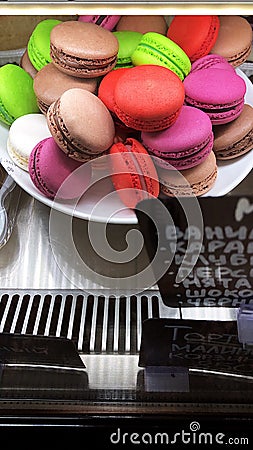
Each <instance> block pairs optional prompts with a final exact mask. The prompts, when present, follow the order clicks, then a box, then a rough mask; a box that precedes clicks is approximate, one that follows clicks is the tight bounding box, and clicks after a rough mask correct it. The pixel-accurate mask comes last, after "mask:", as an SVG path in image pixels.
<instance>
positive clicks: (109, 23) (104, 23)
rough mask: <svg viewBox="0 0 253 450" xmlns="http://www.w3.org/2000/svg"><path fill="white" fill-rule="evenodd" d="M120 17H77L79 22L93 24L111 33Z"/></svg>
mask: <svg viewBox="0 0 253 450" xmlns="http://www.w3.org/2000/svg"><path fill="white" fill-rule="evenodd" d="M120 18H121V16H84V15H81V16H79V17H78V20H80V21H81V22H89V23H95V24H96V25H99V26H101V27H102V28H105V29H106V30H109V31H112V30H113V29H114V28H115V26H116V25H117V23H118V21H119V19H120Z"/></svg>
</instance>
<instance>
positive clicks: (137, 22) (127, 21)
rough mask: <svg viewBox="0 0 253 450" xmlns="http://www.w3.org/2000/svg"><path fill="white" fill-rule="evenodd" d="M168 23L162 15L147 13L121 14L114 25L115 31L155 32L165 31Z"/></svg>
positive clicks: (161, 32)
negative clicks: (143, 14) (136, 14)
mask: <svg viewBox="0 0 253 450" xmlns="http://www.w3.org/2000/svg"><path fill="white" fill-rule="evenodd" d="M167 29H168V25H167V22H166V19H165V17H164V16H161V15H147V16H142V15H141V16H131V15H126V16H121V18H120V20H119V22H118V23H117V25H116V30H117V31H138V32H139V33H142V34H144V33H148V32H149V31H153V32H155V33H160V34H163V35H164V36H165V35H166V33H167Z"/></svg>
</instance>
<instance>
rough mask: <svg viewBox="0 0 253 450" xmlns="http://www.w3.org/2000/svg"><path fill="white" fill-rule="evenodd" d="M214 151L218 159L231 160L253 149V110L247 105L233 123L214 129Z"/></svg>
mask: <svg viewBox="0 0 253 450" xmlns="http://www.w3.org/2000/svg"><path fill="white" fill-rule="evenodd" d="M213 132H214V146H213V150H214V153H215V155H216V158H217V159H219V160H220V159H221V160H230V159H234V158H237V157H239V156H241V155H244V154H245V153H248V152H250V151H251V150H252V149H253V108H252V106H251V105H248V104H245V105H244V108H243V110H242V112H241V114H240V116H239V117H238V118H237V119H235V120H233V122H230V123H227V124H225V125H217V126H214V127H213Z"/></svg>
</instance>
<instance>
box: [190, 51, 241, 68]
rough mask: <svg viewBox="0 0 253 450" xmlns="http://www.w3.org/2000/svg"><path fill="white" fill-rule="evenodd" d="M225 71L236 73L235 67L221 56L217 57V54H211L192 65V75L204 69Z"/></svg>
mask: <svg viewBox="0 0 253 450" xmlns="http://www.w3.org/2000/svg"><path fill="white" fill-rule="evenodd" d="M210 68H212V69H225V70H229V71H230V72H234V71H235V69H234V67H233V66H232V65H231V64H229V62H228V60H227V59H225V58H224V57H223V56H221V55H216V54H215V53H209V54H208V55H205V56H202V58H199V59H197V60H196V61H194V62H193V63H192V66H191V73H192V72H196V71H197V70H203V69H210Z"/></svg>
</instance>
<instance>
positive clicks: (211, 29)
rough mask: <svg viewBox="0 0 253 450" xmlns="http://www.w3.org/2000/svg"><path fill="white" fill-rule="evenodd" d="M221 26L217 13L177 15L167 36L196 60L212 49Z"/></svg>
mask: <svg viewBox="0 0 253 450" xmlns="http://www.w3.org/2000/svg"><path fill="white" fill-rule="evenodd" d="M219 26H220V23H219V18H218V16H216V15H205V16H202V15H197V16H195V15H192V16H187V15H186V16H181V15H177V16H175V17H174V18H173V20H172V22H171V24H170V26H169V28H168V32H167V36H168V37H169V38H170V39H172V40H173V41H174V42H176V43H177V44H178V45H179V46H180V47H181V48H182V49H183V50H184V51H185V53H186V54H187V55H188V57H189V58H190V60H191V62H194V61H196V60H197V59H199V58H201V57H202V56H205V55H207V54H208V53H209V52H210V51H211V49H212V47H213V46H214V44H215V42H216V39H217V37H218V31H219ZM189 37H190V38H189Z"/></svg>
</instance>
